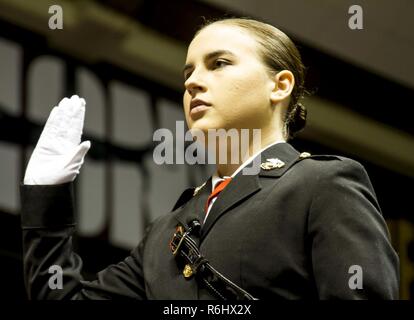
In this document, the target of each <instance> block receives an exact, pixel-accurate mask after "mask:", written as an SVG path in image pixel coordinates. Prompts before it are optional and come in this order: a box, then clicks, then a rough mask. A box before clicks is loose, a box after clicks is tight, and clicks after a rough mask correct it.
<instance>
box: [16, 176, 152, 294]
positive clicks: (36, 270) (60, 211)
mask: <svg viewBox="0 0 414 320" xmlns="http://www.w3.org/2000/svg"><path fill="white" fill-rule="evenodd" d="M72 190H73V187H72V184H71V183H67V184H61V185H54V186H28V185H22V186H21V201H22V216H21V219H22V231H23V264H24V281H25V286H26V290H27V294H28V297H29V299H31V300H39V299H75V300H89V299H128V298H130V299H145V298H146V296H145V284H144V278H143V270H142V254H143V248H144V245H145V238H144V240H142V241H141V243H140V244H139V246H137V247H136V248H135V249H134V250H132V251H131V253H130V255H129V256H128V257H127V258H126V259H125V260H123V261H121V262H120V263H118V264H116V265H111V266H109V267H107V268H106V269H105V270H103V271H101V272H99V273H98V274H97V277H96V280H94V281H91V282H90V281H85V280H84V279H83V278H82V276H81V270H82V260H81V258H80V257H79V255H77V254H76V253H75V252H74V251H73V248H72V236H73V233H74V231H75V221H74V212H73V211H74V210H73V191H72ZM52 266H58V267H59V268H61V270H62V280H63V281H62V285H61V286H59V285H57V284H58V283H59V282H58V281H55V280H56V278H52V277H53V276H54V275H56V274H57V272H58V271H56V270H58V269H54V268H55V267H52ZM51 267H52V268H51ZM50 268H51V269H50ZM49 282H51V284H52V285H50V283H49ZM59 287H60V288H59Z"/></svg>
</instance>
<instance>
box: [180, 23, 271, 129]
mask: <svg viewBox="0 0 414 320" xmlns="http://www.w3.org/2000/svg"><path fill="white" fill-rule="evenodd" d="M257 48H258V44H257V42H256V40H255V38H254V37H253V36H252V35H250V34H249V33H248V32H247V31H245V30H243V29H242V28H239V27H236V26H231V25H225V24H219V23H217V24H213V25H210V26H208V27H206V28H205V29H203V30H202V31H201V32H200V33H199V34H198V35H197V36H196V37H195V38H194V39H193V41H192V42H191V44H190V46H189V47H188V52H187V59H186V66H185V68H184V79H185V83H184V86H185V92H184V97H183V105H184V112H185V117H186V120H187V124H188V127H189V128H190V129H200V130H202V131H203V132H205V133H207V130H208V129H219V128H224V129H226V130H229V129H231V128H236V129H242V128H262V129H263V128H265V127H266V126H268V125H269V124H270V122H271V121H272V116H273V114H272V108H271V100H270V93H271V91H272V89H273V88H274V85H275V84H274V81H272V80H271V78H270V77H269V74H268V72H267V70H266V68H265V66H264V64H263V62H262V61H261V60H260V57H259V53H258V50H257ZM196 99H200V100H202V101H204V102H205V103H207V104H210V105H209V106H207V107H206V106H203V105H201V106H198V107H194V108H190V105H191V102H192V101H193V102H194V101H195V100H196Z"/></svg>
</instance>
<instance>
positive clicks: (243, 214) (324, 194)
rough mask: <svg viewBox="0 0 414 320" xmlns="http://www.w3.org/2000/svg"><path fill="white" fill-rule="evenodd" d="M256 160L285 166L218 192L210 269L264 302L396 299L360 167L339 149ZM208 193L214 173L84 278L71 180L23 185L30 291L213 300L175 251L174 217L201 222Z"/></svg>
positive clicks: (373, 202) (285, 152) (383, 234)
mask: <svg viewBox="0 0 414 320" xmlns="http://www.w3.org/2000/svg"><path fill="white" fill-rule="evenodd" d="M261 156H262V157H261V159H262V162H263V161H266V159H270V158H273V159H274V158H277V159H279V160H281V161H283V162H284V164H285V165H283V166H282V167H280V166H277V167H274V168H270V169H269V168H268V170H265V169H261V171H260V173H259V174H257V175H242V174H241V173H239V174H238V175H236V176H235V178H234V179H233V180H232V181H231V183H230V184H229V185H228V186H227V187H226V188H225V189H224V191H222V193H221V194H220V196H219V197H218V198H217V200H216V202H215V203H214V205H213V207H212V209H211V211H210V213H209V216H208V218H207V221H206V223H205V224H204V225H203V226H202V229H201V232H200V234H199V238H198V239H197V241H198V242H199V248H200V251H201V253H202V254H203V255H204V256H205V257H206V258H207V259H208V260H209V261H210V263H211V265H213V266H214V267H215V268H216V269H217V270H219V271H220V272H221V273H222V274H223V275H225V276H226V277H227V278H229V279H230V280H231V281H233V282H234V283H236V284H237V285H239V286H240V287H242V288H243V289H245V290H247V291H248V292H249V293H250V294H252V295H253V296H255V297H256V298H259V299H396V298H398V287H399V260H398V256H397V254H396V252H395V251H394V249H393V248H392V246H391V244H390V239H389V233H388V229H387V227H386V224H385V221H384V219H383V217H382V215H381V211H380V207H379V205H378V202H377V199H376V196H375V193H374V190H373V188H372V185H371V183H370V180H369V178H368V176H367V173H366V171H365V170H364V168H363V167H362V166H361V165H360V164H359V163H358V162H356V161H353V160H351V159H348V158H344V157H339V156H328V155H320V156H308V157H301V156H300V154H299V152H298V151H297V150H295V149H294V148H293V147H292V146H291V145H290V144H288V143H280V144H276V145H274V146H272V147H270V148H268V149H267V150H265V151H264V152H263V153H262V155H261ZM210 192H211V178H210V179H209V180H208V181H207V183H206V185H205V186H204V187H203V188H201V189H200V190H199V191H198V192H197V193H196V194H195V195H194V196H193V194H194V188H191V189H187V190H186V191H184V193H183V195H182V196H181V198H180V200H179V202H178V204H177V205H176V207H175V209H174V210H173V211H172V212H170V213H167V214H165V215H163V216H161V217H160V218H158V219H157V220H156V221H154V222H153V223H152V224H151V226H150V227H149V228H148V229H147V232H146V234H145V237H144V239H143V240H142V241H141V242H140V243H139V244H138V246H137V247H136V248H135V249H133V250H132V251H131V253H130V255H129V256H128V257H126V258H125V260H124V261H121V262H120V263H118V264H115V265H111V266H108V267H107V268H106V269H105V270H103V271H101V272H99V273H98V274H97V277H96V280H95V281H92V282H89V281H85V280H83V279H82V277H81V268H82V261H81V258H80V257H79V256H78V255H77V254H76V253H74V252H73V250H72V237H73V233H74V232H75V221H74V213H73V211H74V210H73V208H74V203H73V192H72V184H70V183H69V184H62V185H56V186H22V187H21V199H22V228H23V245H24V273H25V284H26V288H27V291H28V295H29V298H31V299H123V298H132V299H213V298H215V297H214V296H213V295H212V294H211V293H210V291H208V290H207V289H206V288H205V287H204V286H203V285H202V284H200V283H198V282H197V281H196V279H195V278H194V277H193V278H190V279H188V280H187V279H185V278H184V276H183V273H182V271H183V270H182V269H180V268H179V267H178V265H177V263H176V260H175V259H174V257H173V255H172V253H171V251H170V248H169V242H170V240H171V237H172V235H173V233H174V231H175V230H176V226H177V224H179V223H181V224H183V225H184V226H186V224H187V223H188V222H189V220H191V219H193V218H195V217H197V218H198V219H199V220H200V221H203V214H204V213H203V210H204V205H205V202H206V199H207V197H208V195H209V193H210ZM52 265H58V266H61V268H62V269H63V287H62V289H51V288H50V287H49V279H50V277H51V276H52V274H51V273H49V268H50V266H52ZM355 266H356V267H355ZM355 268H357V269H355ZM355 270H357V271H355ZM357 273H358V275H357ZM356 276H358V277H359V278H355V277H356ZM360 276H362V282H360V283H359V284H358V287H355V283H358V279H359V280H361V277H360ZM352 277H353V278H352ZM352 284H354V285H352ZM361 284H362V285H361Z"/></svg>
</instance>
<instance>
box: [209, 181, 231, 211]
mask: <svg viewBox="0 0 414 320" xmlns="http://www.w3.org/2000/svg"><path fill="white" fill-rule="evenodd" d="M230 181H231V178H226V179H224V180H223V181H220V182H219V183H218V184H216V186H215V187H214V191H213V192H212V193H211V194H210V195H209V196H208V199H207V202H206V206H205V209H204V212H206V213H207V210H208V206H209V205H210V202H211V200H212V199H213V198H214V197H217V196H218V194H219V193H220V192H221V191H223V189H224V188H225V187H226V186H227V185H228V184H229V183H230Z"/></svg>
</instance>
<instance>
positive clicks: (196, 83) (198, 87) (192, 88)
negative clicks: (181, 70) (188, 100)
mask: <svg viewBox="0 0 414 320" xmlns="http://www.w3.org/2000/svg"><path fill="white" fill-rule="evenodd" d="M184 86H185V88H186V90H187V91H188V93H189V94H190V95H191V96H195V95H196V94H197V93H198V92H204V91H206V89H207V87H206V85H205V83H204V81H202V79H201V76H200V74H199V73H197V74H196V72H195V71H194V72H193V73H192V74H191V76H190V77H189V78H188V79H187V80H186V81H185V82H184Z"/></svg>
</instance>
